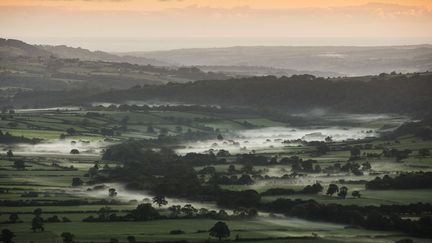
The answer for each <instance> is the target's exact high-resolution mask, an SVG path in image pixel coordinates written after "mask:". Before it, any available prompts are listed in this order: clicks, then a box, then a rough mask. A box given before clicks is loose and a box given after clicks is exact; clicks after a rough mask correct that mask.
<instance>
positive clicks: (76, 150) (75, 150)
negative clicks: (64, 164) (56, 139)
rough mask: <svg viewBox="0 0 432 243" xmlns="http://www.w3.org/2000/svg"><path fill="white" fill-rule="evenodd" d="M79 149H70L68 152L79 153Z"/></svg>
mask: <svg viewBox="0 0 432 243" xmlns="http://www.w3.org/2000/svg"><path fill="white" fill-rule="evenodd" d="M79 153H80V152H79V150H78V149H71V151H70V154H79Z"/></svg>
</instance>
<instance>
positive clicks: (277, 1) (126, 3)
mask: <svg viewBox="0 0 432 243" xmlns="http://www.w3.org/2000/svg"><path fill="white" fill-rule="evenodd" d="M369 2H371V1H370V0H308V1H305V0H0V6H51V7H61V8H67V9H80V10H110V11H112V10H126V11H157V10H163V9H167V8H184V7H187V6H191V5H196V6H202V7H213V8H235V7H240V6H241V7H242V6H249V7H251V8H256V9H274V8H305V7H319V8H328V7H340V6H347V5H363V4H366V3H369ZM372 2H380V3H389V4H400V5H409V6H419V7H423V8H428V9H431V8H432V1H431V0H379V1H372Z"/></svg>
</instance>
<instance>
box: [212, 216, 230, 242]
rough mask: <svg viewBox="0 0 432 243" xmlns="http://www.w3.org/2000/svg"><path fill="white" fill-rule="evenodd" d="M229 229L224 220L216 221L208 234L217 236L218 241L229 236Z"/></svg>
mask: <svg viewBox="0 0 432 243" xmlns="http://www.w3.org/2000/svg"><path fill="white" fill-rule="evenodd" d="M230 233H231V232H230V230H229V228H228V226H227V225H226V224H225V223H224V222H221V221H219V222H217V223H216V224H215V225H214V226H213V227H212V228H211V229H210V230H209V235H210V236H211V237H215V238H218V239H219V241H222V238H226V237H229V236H230Z"/></svg>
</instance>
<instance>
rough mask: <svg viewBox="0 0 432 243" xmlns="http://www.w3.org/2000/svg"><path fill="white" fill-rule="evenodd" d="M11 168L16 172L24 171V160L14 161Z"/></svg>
mask: <svg viewBox="0 0 432 243" xmlns="http://www.w3.org/2000/svg"><path fill="white" fill-rule="evenodd" d="M13 167H14V168H15V169H17V170H24V169H25V162H24V160H16V161H14V164H13Z"/></svg>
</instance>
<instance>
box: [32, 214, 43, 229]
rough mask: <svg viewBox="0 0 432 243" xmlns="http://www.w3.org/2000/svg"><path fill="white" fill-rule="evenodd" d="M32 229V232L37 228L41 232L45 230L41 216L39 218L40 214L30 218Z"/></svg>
mask: <svg viewBox="0 0 432 243" xmlns="http://www.w3.org/2000/svg"><path fill="white" fill-rule="evenodd" d="M32 230H33V232H36V231H38V230H40V231H42V232H43V231H44V230H45V228H44V220H43V218H41V217H40V216H35V217H34V218H33V219H32Z"/></svg>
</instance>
